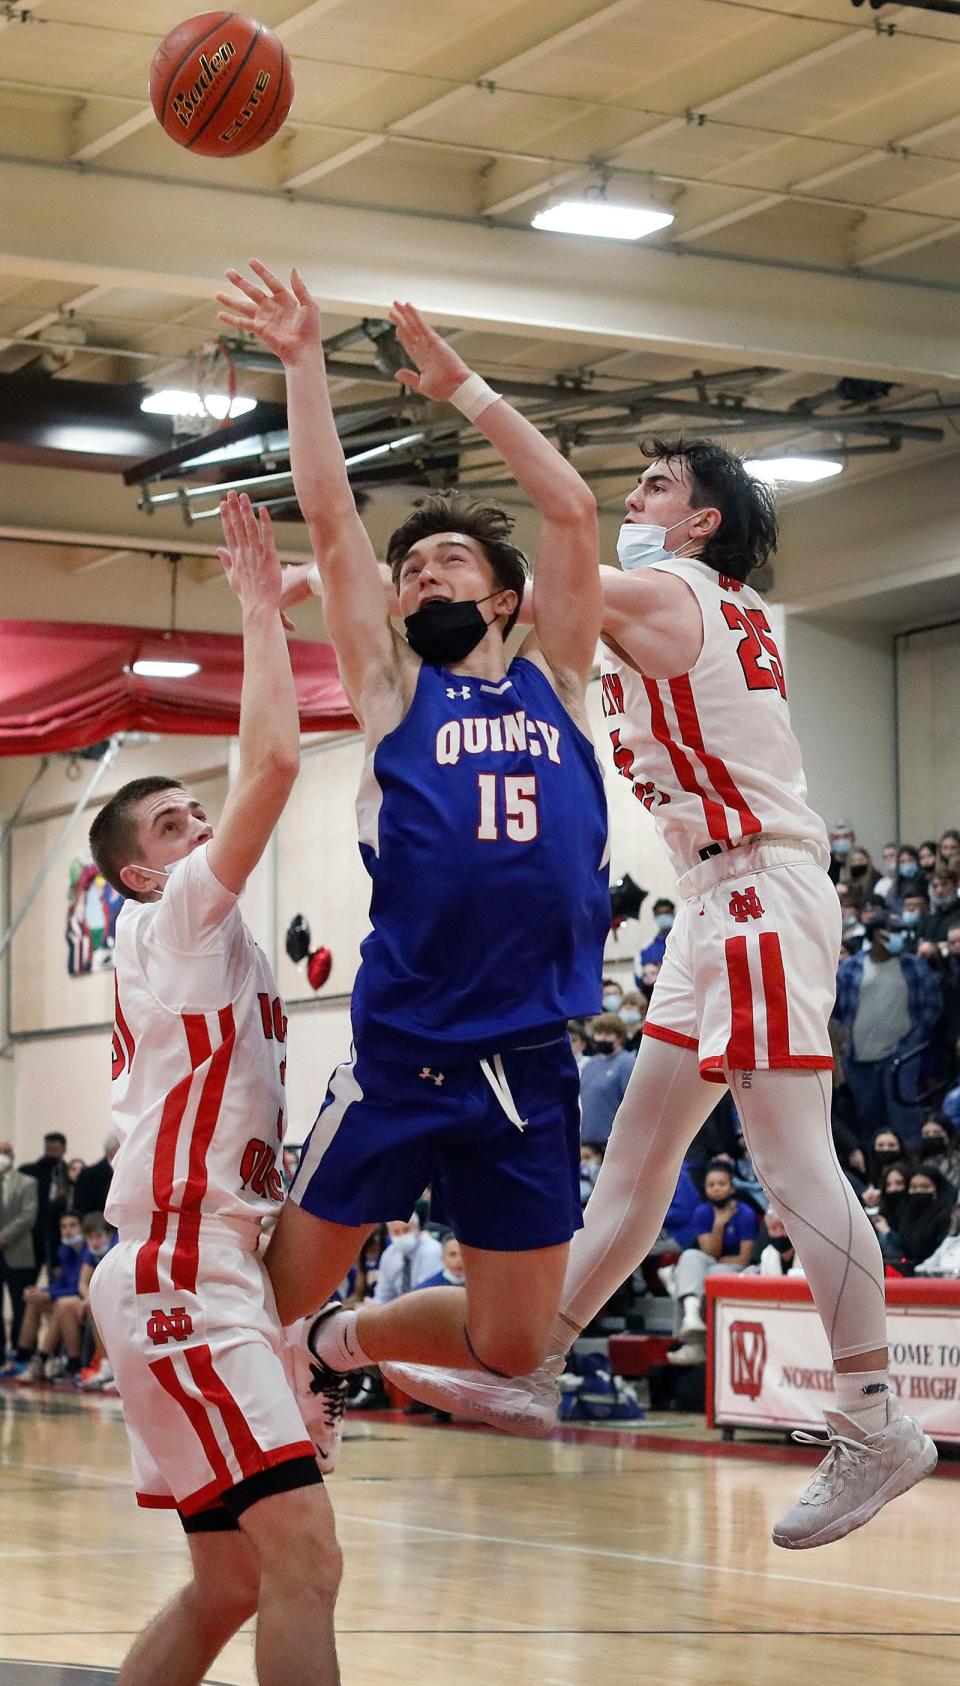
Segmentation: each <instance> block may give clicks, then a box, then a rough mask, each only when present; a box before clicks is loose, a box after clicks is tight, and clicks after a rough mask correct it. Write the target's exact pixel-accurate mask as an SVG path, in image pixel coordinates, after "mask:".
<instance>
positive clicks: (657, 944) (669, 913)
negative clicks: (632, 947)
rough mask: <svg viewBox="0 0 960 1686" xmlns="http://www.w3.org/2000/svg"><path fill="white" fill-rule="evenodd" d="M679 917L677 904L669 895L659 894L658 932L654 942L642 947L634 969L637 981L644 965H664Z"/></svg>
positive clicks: (655, 915) (655, 911)
mask: <svg viewBox="0 0 960 1686" xmlns="http://www.w3.org/2000/svg"><path fill="white" fill-rule="evenodd" d="M676 917H677V904H676V902H672V901H671V900H670V897H669V896H658V898H657V900H656V901H655V902H654V904H653V923H654V924H655V925H656V927H657V934H656V936H655V937H654V939H653V941H652V942H649V943H647V946H646V948H642V949H641V950H640V953H639V954H638V956H637V958H636V960H635V961H634V966H633V971H634V976H635V978H636V979H637V982H638V983H639V981H640V973H641V971H642V969H643V967H644V966H649V965H653V966H662V965H663V957H664V955H665V953H666V951H667V938H668V936H669V935H670V932H671V931H672V930H673V926H674V921H675V919H676Z"/></svg>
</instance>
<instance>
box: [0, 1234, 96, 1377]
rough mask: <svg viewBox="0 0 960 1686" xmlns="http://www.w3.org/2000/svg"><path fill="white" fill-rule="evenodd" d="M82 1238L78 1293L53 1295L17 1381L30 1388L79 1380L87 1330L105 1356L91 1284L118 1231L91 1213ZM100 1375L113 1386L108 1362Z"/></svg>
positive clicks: (76, 1291)
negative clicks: (62, 1379)
mask: <svg viewBox="0 0 960 1686" xmlns="http://www.w3.org/2000/svg"><path fill="white" fill-rule="evenodd" d="M82 1235H83V1246H82V1247H81V1248H80V1252H79V1262H80V1272H79V1276H78V1278H77V1282H76V1287H75V1291H74V1292H73V1293H64V1294H61V1295H60V1296H59V1297H57V1298H54V1297H53V1295H52V1293H51V1305H50V1316H49V1320H48V1322H47V1325H46V1327H45V1329H44V1330H43V1333H42V1334H41V1336H40V1341H39V1344H38V1347H37V1350H36V1352H35V1353H34V1355H33V1357H32V1358H31V1359H30V1361H29V1363H28V1364H27V1366H26V1368H25V1369H24V1372H23V1374H22V1375H21V1376H20V1377H18V1380H19V1381H20V1382H25V1383H27V1384H28V1385H29V1384H31V1383H34V1382H39V1381H43V1380H46V1381H55V1380H56V1379H57V1378H58V1377H59V1376H61V1375H64V1376H66V1377H67V1378H69V1379H72V1378H74V1377H76V1378H78V1379H79V1375H80V1364H81V1351H82V1345H83V1334H84V1330H85V1329H89V1330H90V1331H91V1333H92V1334H93V1336H94V1340H95V1343H96V1345H97V1348H98V1349H99V1351H100V1352H101V1353H102V1350H103V1349H102V1347H100V1343H99V1337H98V1336H97V1334H96V1329H95V1326H94V1323H93V1317H92V1314H91V1311H90V1282H91V1279H92V1277H93V1273H94V1271H95V1270H96V1268H97V1265H98V1264H99V1263H100V1260H101V1259H102V1258H104V1257H105V1255H106V1254H107V1253H108V1252H109V1251H110V1248H111V1247H113V1246H114V1245H115V1244H116V1239H117V1237H116V1231H115V1230H112V1229H111V1228H110V1226H109V1224H108V1223H107V1221H106V1219H105V1218H104V1215H103V1213H102V1212H88V1213H87V1215H86V1217H85V1218H84V1220H83V1224H82ZM99 1372H100V1375H99V1382H98V1385H99V1386H102V1385H104V1384H106V1383H107V1382H109V1383H112V1382H113V1371H112V1369H111V1368H110V1366H109V1364H108V1363H107V1361H106V1359H102V1360H101V1362H100V1365H99Z"/></svg>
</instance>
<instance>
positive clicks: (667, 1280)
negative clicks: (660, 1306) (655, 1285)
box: [657, 1264, 677, 1299]
mask: <svg viewBox="0 0 960 1686" xmlns="http://www.w3.org/2000/svg"><path fill="white" fill-rule="evenodd" d="M657 1275H658V1276H659V1278H660V1281H661V1282H662V1284H663V1286H664V1287H665V1288H666V1290H667V1293H668V1294H669V1295H670V1298H671V1299H672V1298H673V1293H674V1289H675V1288H676V1285H677V1267H676V1265H675V1264H672V1265H661V1267H660V1269H659V1270H658V1271H657Z"/></svg>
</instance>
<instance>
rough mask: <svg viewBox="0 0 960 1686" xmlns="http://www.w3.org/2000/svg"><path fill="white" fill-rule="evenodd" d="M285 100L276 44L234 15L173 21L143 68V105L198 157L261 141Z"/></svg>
mask: <svg viewBox="0 0 960 1686" xmlns="http://www.w3.org/2000/svg"><path fill="white" fill-rule="evenodd" d="M292 99H293V74H292V72H291V69H290V58H289V54H288V53H287V50H286V48H285V47H284V45H283V42H282V41H281V40H280V39H279V38H278V37H277V36H276V35H274V33H273V31H272V30H271V29H267V28H266V27H265V26H264V25H263V24H262V23H257V22H256V21H255V19H253V18H245V17H241V15H240V14H239V12H201V13H200V15H199V16H198V17H195V18H187V19H186V21H185V22H184V23H179V24H177V27H176V29H171V31H170V33H169V35H167V36H165V38H164V40H163V41H161V43H160V45H159V47H158V48H157V51H156V53H155V54H154V57H153V63H152V64H151V66H150V103H151V104H152V106H153V109H154V111H155V113H156V116H157V121H158V122H159V123H160V124H161V126H162V127H163V129H164V130H165V132H166V133H167V134H168V135H169V136H170V139H171V140H175V141H176V142H177V144H178V146H185V147H186V148H187V151H188V152H197V153H200V154H202V156H203V157H205V158H237V157H239V156H240V154H241V153H244V152H255V151H256V150H257V148H258V147H261V146H265V145H266V143H267V141H268V140H271V139H272V138H273V136H274V135H275V134H276V133H277V130H278V129H279V128H281V126H282V125H283V123H284V122H285V120H286V117H287V113H288V111H289V110H290V104H291V101H292Z"/></svg>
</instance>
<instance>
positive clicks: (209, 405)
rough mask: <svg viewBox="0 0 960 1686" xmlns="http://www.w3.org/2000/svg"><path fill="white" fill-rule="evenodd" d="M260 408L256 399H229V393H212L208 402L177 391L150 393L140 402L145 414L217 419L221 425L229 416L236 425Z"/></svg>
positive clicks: (196, 393) (171, 389)
mask: <svg viewBox="0 0 960 1686" xmlns="http://www.w3.org/2000/svg"><path fill="white" fill-rule="evenodd" d="M256 407H257V400H256V399H255V398H241V397H239V396H238V397H236V398H228V397H227V395H226V393H225V392H211V393H209V394H208V395H207V397H205V398H204V397H201V395H200V393H199V392H184V391H181V390H180V389H179V388H174V387H164V388H163V390H162V392H148V393H147V396H146V397H145V398H143V399H141V402H140V408H141V410H146V412H147V414H148V415H151V416H198V417H201V418H202V417H203V416H214V417H215V418H216V420H217V421H225V420H226V418H227V416H228V415H229V417H230V420H231V421H235V420H236V418H237V416H245V415H246V414H247V412H248V411H249V410H255V409H256Z"/></svg>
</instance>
